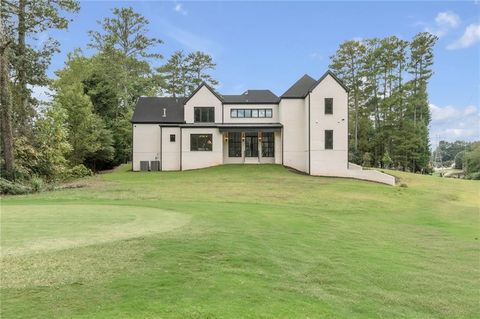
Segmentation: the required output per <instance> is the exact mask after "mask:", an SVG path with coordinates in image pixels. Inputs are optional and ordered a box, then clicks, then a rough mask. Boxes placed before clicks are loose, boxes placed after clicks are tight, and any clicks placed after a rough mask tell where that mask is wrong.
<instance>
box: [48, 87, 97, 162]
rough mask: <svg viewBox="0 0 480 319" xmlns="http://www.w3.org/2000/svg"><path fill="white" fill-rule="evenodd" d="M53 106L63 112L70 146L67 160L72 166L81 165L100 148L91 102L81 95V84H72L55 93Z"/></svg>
mask: <svg viewBox="0 0 480 319" xmlns="http://www.w3.org/2000/svg"><path fill="white" fill-rule="evenodd" d="M54 105H55V107H61V108H62V109H63V110H65V114H66V118H65V122H66V127H67V129H68V141H69V143H70V145H71V146H72V150H71V152H70V153H69V155H68V157H69V160H70V162H71V163H72V164H73V165H79V164H83V162H84V161H85V159H86V158H87V157H88V156H90V155H92V154H94V153H95V152H96V151H98V149H99V148H100V143H99V141H98V136H99V132H98V131H97V129H98V120H97V118H96V116H95V115H94V114H93V112H92V111H93V106H92V102H91V101H90V98H89V97H88V96H87V95H85V94H84V93H83V86H82V85H81V84H73V85H70V86H67V87H64V88H61V89H60V90H59V91H58V92H57V94H56V96H55V100H54Z"/></svg>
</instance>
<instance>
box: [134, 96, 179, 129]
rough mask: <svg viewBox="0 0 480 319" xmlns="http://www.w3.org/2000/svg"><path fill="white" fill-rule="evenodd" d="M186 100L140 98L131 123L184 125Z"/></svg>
mask: <svg viewBox="0 0 480 319" xmlns="http://www.w3.org/2000/svg"><path fill="white" fill-rule="evenodd" d="M185 100H186V99H185V98H184V97H179V98H174V97H140V98H139V99H138V101H137V104H136V105H135V111H134V112H133V116H132V120H131V122H132V123H184V122H185V121H184V118H183V105H184V103H185ZM164 109H165V110H164ZM164 115H165V116H164Z"/></svg>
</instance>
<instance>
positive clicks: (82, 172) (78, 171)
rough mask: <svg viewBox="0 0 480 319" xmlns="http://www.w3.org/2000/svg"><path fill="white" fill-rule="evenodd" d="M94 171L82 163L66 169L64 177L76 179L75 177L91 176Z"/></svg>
mask: <svg viewBox="0 0 480 319" xmlns="http://www.w3.org/2000/svg"><path fill="white" fill-rule="evenodd" d="M92 174H93V173H92V171H91V170H90V169H89V168H87V167H85V165H83V164H80V165H77V166H74V167H72V168H69V169H67V170H66V171H65V173H64V176H63V179H74V178H81V177H85V176H91V175H92Z"/></svg>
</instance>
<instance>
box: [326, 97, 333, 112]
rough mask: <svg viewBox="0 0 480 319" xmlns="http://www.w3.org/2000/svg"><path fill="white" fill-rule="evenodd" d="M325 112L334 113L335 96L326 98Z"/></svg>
mask: <svg viewBox="0 0 480 319" xmlns="http://www.w3.org/2000/svg"><path fill="white" fill-rule="evenodd" d="M325 114H333V98H331V97H327V98H325Z"/></svg>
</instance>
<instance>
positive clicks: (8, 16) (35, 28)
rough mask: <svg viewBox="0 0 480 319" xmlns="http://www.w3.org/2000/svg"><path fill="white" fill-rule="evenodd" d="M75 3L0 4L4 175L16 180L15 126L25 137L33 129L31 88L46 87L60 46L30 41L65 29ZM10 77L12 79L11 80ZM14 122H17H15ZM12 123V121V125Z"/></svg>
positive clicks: (44, 0)
mask: <svg viewBox="0 0 480 319" xmlns="http://www.w3.org/2000/svg"><path fill="white" fill-rule="evenodd" d="M78 8H79V7H78V2H77V1H75V0H48V1H47V0H38V1H37V0H17V1H16V0H11V1H2V2H1V5H0V19H1V21H0V25H1V27H0V38H1V44H0V64H1V65H0V69H1V74H2V75H1V76H0V84H1V90H2V92H1V93H2V99H1V100H2V101H1V102H2V112H1V113H2V114H1V115H2V116H1V120H2V121H1V122H2V146H3V157H4V162H5V172H6V175H7V176H8V177H9V178H13V177H14V176H13V172H14V163H15V158H14V154H15V152H14V149H13V148H14V147H13V145H14V144H13V139H14V137H15V136H14V135H15V134H14V133H15V131H14V126H15V127H16V131H17V132H18V133H17V134H19V135H21V136H24V137H25V138H23V139H22V138H19V140H20V139H22V140H26V141H30V139H31V137H32V136H28V137H27V136H25V135H26V134H27V133H29V132H31V128H32V127H33V125H32V123H33V120H32V118H33V116H34V115H35V110H34V104H35V103H34V102H35V101H34V100H33V99H32V98H31V94H30V90H29V89H28V85H46V84H47V77H46V68H47V66H48V64H49V63H50V57H51V55H52V53H53V52H55V50H56V49H57V47H58V43H57V42H56V41H54V40H53V39H51V38H49V39H48V40H47V41H44V45H43V46H41V47H37V46H32V45H31V44H29V42H28V41H27V40H28V39H31V38H34V37H35V35H36V34H39V33H42V32H45V31H46V30H49V29H52V28H55V29H65V28H66V27H67V26H68V22H69V20H68V19H67V18H65V17H64V16H62V14H64V13H66V12H76V11H78ZM10 76H11V77H10ZM13 119H14V120H15V121H13ZM12 121H13V122H12Z"/></svg>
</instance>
